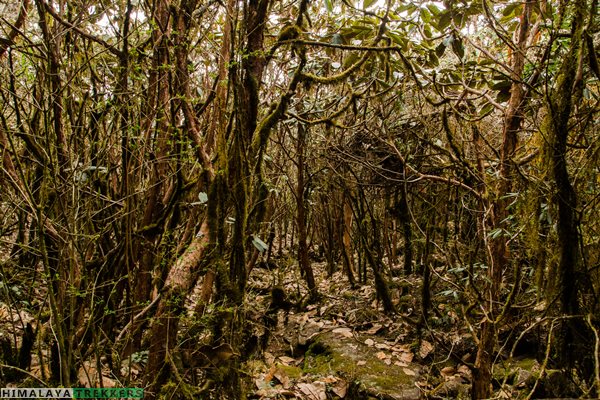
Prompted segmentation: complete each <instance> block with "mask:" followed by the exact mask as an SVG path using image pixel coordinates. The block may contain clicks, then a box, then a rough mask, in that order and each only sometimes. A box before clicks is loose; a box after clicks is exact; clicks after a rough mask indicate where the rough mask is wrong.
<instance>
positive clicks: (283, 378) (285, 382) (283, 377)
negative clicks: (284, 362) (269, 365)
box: [273, 368, 290, 389]
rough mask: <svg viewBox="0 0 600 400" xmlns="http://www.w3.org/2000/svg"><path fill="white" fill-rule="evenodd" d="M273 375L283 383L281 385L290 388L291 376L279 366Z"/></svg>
mask: <svg viewBox="0 0 600 400" xmlns="http://www.w3.org/2000/svg"><path fill="white" fill-rule="evenodd" d="M273 377H275V378H276V379H277V380H278V381H279V383H281V386H283V388H284V389H289V388H290V377H289V376H287V374H286V373H285V372H283V371H282V370H281V369H279V368H278V369H277V371H275V373H274V374H273Z"/></svg>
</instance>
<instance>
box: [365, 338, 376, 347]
mask: <svg viewBox="0 0 600 400" xmlns="http://www.w3.org/2000/svg"><path fill="white" fill-rule="evenodd" d="M365 344H366V345H367V346H373V345H374V344H375V341H374V340H373V339H367V340H365Z"/></svg>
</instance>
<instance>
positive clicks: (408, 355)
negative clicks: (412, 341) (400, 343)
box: [394, 353, 415, 363]
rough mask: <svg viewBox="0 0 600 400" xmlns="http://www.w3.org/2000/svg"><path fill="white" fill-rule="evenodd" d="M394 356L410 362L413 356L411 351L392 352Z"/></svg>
mask: <svg viewBox="0 0 600 400" xmlns="http://www.w3.org/2000/svg"><path fill="white" fill-rule="evenodd" d="M394 355H395V356H396V357H398V359H399V360H400V361H402V362H405V363H411V362H412V360H413V358H414V357H415V356H414V354H413V353H394Z"/></svg>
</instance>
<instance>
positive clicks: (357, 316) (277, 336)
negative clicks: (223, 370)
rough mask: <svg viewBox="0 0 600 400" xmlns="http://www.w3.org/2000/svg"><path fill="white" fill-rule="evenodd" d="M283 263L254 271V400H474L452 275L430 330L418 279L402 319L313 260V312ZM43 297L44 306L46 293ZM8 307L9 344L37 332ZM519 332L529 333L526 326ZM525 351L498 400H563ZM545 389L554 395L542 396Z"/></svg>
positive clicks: (38, 376)
mask: <svg viewBox="0 0 600 400" xmlns="http://www.w3.org/2000/svg"><path fill="white" fill-rule="evenodd" d="M277 265H278V267H277V268H275V269H271V270H269V269H264V268H263V269H261V268H255V269H254V270H253V271H252V274H251V276H250V279H249V283H248V293H247V299H246V313H247V320H248V323H249V324H250V326H249V328H250V329H249V331H248V333H247V334H248V337H252V336H253V337H255V338H259V340H260V341H261V342H262V344H263V351H260V352H256V353H253V354H254V355H253V356H251V357H250V360H249V361H248V362H247V363H246V364H245V365H244V372H245V373H246V374H247V376H249V381H250V382H251V383H250V384H249V385H250V386H251V387H250V388H249V391H250V396H249V397H250V398H251V399H305V400H326V399H349V400H355V399H361V400H362V399H365V400H367V399H384V400H401V399H404V400H409V399H420V398H430V399H446V398H447V399H460V398H465V399H466V398H469V391H470V385H471V379H472V376H471V369H470V367H471V366H472V364H473V362H474V359H475V355H476V346H475V340H474V339H473V336H472V333H471V331H470V330H469V326H470V325H469V323H468V321H465V320H464V319H461V318H459V317H458V313H459V312H460V307H461V304H460V300H459V297H457V296H456V293H453V292H452V291H451V290H444V289H446V288H445V287H444V285H443V281H444V279H443V276H441V275H440V276H439V277H438V278H440V279H438V283H439V282H442V284H439V285H438V286H437V288H436V290H435V291H434V293H432V296H433V297H432V304H434V305H435V306H434V307H435V308H433V309H432V310H431V311H430V312H429V316H428V318H427V324H424V323H421V324H420V323H419V321H420V310H421V304H420V303H421V279H420V277H419V276H418V275H412V276H409V277H400V276H398V277H389V276H388V279H389V289H390V293H391V295H392V298H393V301H394V304H395V305H396V306H397V312H396V313H394V314H388V313H385V312H384V311H383V308H382V306H381V304H380V303H379V301H378V299H377V295H376V292H375V288H374V285H373V283H372V279H371V278H369V279H367V282H366V283H365V284H359V285H357V286H356V287H355V288H351V287H350V285H349V283H348V280H347V279H346V277H345V276H344V275H343V274H342V273H341V272H336V273H335V274H333V275H332V276H327V273H326V272H325V269H326V268H325V265H324V264H323V263H318V262H314V263H313V268H314V271H315V278H316V282H317V283H318V289H319V294H320V301H318V302H317V303H315V304H309V305H307V304H306V301H305V300H306V297H307V295H306V289H305V284H304V281H303V280H302V278H301V277H300V274H299V272H298V268H297V263H295V262H294V260H293V257H289V259H287V258H282V259H279V260H277ZM440 272H441V271H440ZM441 273H443V272H441ZM273 288H280V289H282V290H283V293H284V294H285V296H286V297H285V301H286V304H287V306H286V307H282V308H283V309H282V310H279V311H278V312H277V313H276V314H275V315H274V317H275V318H274V319H273V320H271V324H270V326H269V325H268V324H266V323H265V321H266V320H265V316H266V315H268V311H269V305H270V304H271V302H272V293H273ZM11 290H13V291H16V290H22V288H19V287H18V286H14V287H13V288H12V289H11ZM16 294H18V293H16ZM16 294H15V296H16ZM38 295H39V296H36V297H40V298H43V296H42V295H43V293H42V292H40V293H39V294H38ZM0 306H1V307H0V321H1V322H0V338H6V340H8V338H11V339H12V338H20V337H22V335H23V328H24V327H25V325H26V324H27V323H28V322H31V323H33V324H35V318H34V316H33V315H32V314H30V313H28V312H26V311H22V310H16V309H14V308H11V307H8V306H6V305H5V304H4V303H2V304H0ZM24 308H26V307H24ZM513 328H514V327H513ZM514 330H515V332H517V331H522V330H523V323H521V324H520V325H519V326H517V328H514ZM265 332H268V335H265ZM511 334H512V335H513V336H514V335H516V334H515V333H514V332H513V333H511ZM267 337H268V340H266V338H267ZM3 340H4V339H3ZM17 340H19V339H17ZM513 342H514V340H513ZM525 342H526V341H525ZM542 343H543V342H542ZM521 347H522V348H521V349H520V350H519V352H518V354H517V353H515V354H513V356H512V357H509V356H508V354H507V351H506V350H504V351H503V350H502V349H501V350H500V352H499V353H498V354H499V355H498V357H497V359H496V362H495V367H494V382H493V383H494V390H495V395H496V398H506V399H509V398H510V399H512V398H525V397H527V395H528V394H530V393H533V392H535V391H536V390H537V392H535V393H536V394H545V396H543V397H559V396H553V395H551V394H552V393H551V391H549V389H548V388H549V387H551V384H549V382H550V383H551V381H552V379H560V378H561V376H558V377H556V375H554V376H555V378H552V376H553V375H552V374H553V373H554V372H553V371H550V370H547V371H541V367H540V364H539V363H538V362H537V361H536V360H535V352H534V351H533V350H532V349H530V348H527V346H524V347H523V346H521ZM47 352H48V349H47V348H44V349H43V351H41V352H40V353H37V354H33V357H32V363H31V368H30V370H29V371H30V372H29V373H28V375H29V377H30V378H33V379H34V381H36V380H37V381H38V382H41V381H42V380H44V378H45V377H47V376H48V375H49V371H48V365H47V364H41V363H40V362H39V357H38V354H42V353H44V354H46V355H47ZM142 353H143V352H140V355H139V357H138V358H139V360H138V361H136V360H134V359H133V358H135V357H133V358H132V360H131V361H132V364H131V365H129V366H123V367H122V369H123V368H125V369H127V370H128V372H129V373H132V378H133V382H132V383H135V381H136V377H135V376H136V375H137V379H139V378H141V376H142V373H143V368H144V367H143V359H144V358H145V356H144V354H142ZM145 354H146V356H147V352H146V353H145ZM44 358H46V357H44ZM92 361H93V360H89V361H85V362H84V367H82V368H81V369H80V370H79V371H78V378H79V385H82V386H88V387H89V386H91V387H98V386H99V382H96V380H94V379H92V378H90V377H94V376H97V375H98V374H97V372H96V370H95V364H94V363H93V362H92ZM42 370H43V372H42ZM540 371H541V372H540ZM102 375H103V383H102V386H104V387H114V386H119V383H118V381H117V380H115V379H114V377H113V376H112V375H111V374H110V371H109V370H108V369H106V371H104V368H103V371H102ZM34 381H32V382H33V383H35V382H34ZM29 387H31V386H29ZM536 388H537V389H536ZM540 388H545V390H546V391H545V392H540ZM537 397H538V396H537V395H536V396H533V398H537Z"/></svg>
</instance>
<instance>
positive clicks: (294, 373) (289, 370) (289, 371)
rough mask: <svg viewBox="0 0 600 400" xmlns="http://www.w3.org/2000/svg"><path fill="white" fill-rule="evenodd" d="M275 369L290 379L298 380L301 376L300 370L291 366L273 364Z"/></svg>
mask: <svg viewBox="0 0 600 400" xmlns="http://www.w3.org/2000/svg"><path fill="white" fill-rule="evenodd" d="M275 365H276V366H277V369H278V370H280V371H281V372H283V373H284V374H285V375H286V376H287V377H289V378H290V379H299V378H300V377H301V376H302V369H301V368H299V367H295V366H293V365H284V364H280V363H277V364H275Z"/></svg>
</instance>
